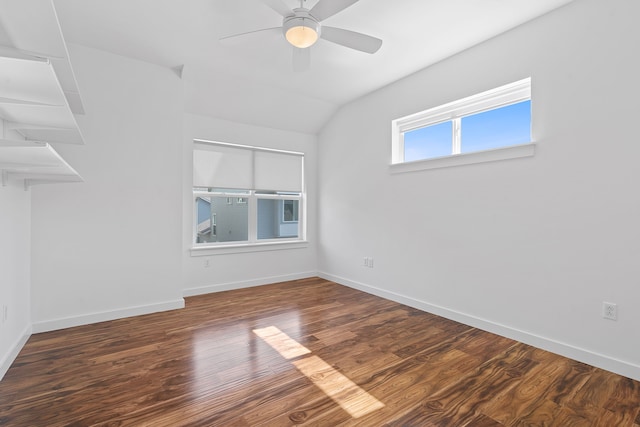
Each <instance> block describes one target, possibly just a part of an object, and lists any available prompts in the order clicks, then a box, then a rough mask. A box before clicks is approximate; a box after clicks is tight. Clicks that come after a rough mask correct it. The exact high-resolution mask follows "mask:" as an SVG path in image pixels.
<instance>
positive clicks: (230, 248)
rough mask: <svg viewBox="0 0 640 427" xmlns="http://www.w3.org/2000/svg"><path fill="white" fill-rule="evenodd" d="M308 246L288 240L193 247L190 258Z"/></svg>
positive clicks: (301, 241)
mask: <svg viewBox="0 0 640 427" xmlns="http://www.w3.org/2000/svg"><path fill="white" fill-rule="evenodd" d="M308 246H309V242H308V241H306V240H289V241H286V242H263V243H234V244H227V245H225V244H222V245H217V246H194V247H192V248H191V256H192V257H196V256H211V255H227V254H242V253H250V252H264V251H283V250H288V249H304V248H307V247H308Z"/></svg>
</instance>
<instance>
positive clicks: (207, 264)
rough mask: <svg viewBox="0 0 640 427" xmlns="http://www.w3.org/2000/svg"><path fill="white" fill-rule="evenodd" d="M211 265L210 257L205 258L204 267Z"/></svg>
mask: <svg viewBox="0 0 640 427" xmlns="http://www.w3.org/2000/svg"><path fill="white" fill-rule="evenodd" d="M209 267H211V260H210V259H209V258H205V259H204V268H209Z"/></svg>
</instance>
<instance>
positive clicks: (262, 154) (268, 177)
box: [254, 151, 303, 192]
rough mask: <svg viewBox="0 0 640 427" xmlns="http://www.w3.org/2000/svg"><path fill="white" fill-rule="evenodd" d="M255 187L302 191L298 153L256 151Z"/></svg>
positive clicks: (300, 165)
mask: <svg viewBox="0 0 640 427" xmlns="http://www.w3.org/2000/svg"><path fill="white" fill-rule="evenodd" d="M254 155H255V165H254V171H255V183H254V185H255V187H254V188H255V189H256V190H273V191H291V192H294V191H295V192H300V191H302V161H303V157H302V156H301V155H298V154H289V153H281V152H272V151H256V152H255V153H254Z"/></svg>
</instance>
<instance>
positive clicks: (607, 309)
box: [602, 301, 618, 320]
mask: <svg viewBox="0 0 640 427" xmlns="http://www.w3.org/2000/svg"><path fill="white" fill-rule="evenodd" d="M602 317H604V318H605V319H609V320H618V305H617V304H615V303H612V302H606V301H604V302H603V303H602Z"/></svg>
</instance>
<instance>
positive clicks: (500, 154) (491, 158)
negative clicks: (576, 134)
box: [389, 143, 536, 174]
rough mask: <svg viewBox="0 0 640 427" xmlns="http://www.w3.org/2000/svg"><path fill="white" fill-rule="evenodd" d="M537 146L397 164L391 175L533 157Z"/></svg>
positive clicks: (529, 145)
mask: <svg viewBox="0 0 640 427" xmlns="http://www.w3.org/2000/svg"><path fill="white" fill-rule="evenodd" d="M535 151H536V144H535V143H529V144H520V145H512V146H510V147H501V148H495V149H493V150H483V151H476V152H473V153H464V154H454V155H452V156H446V157H436V158H433V159H425V160H416V161H414V162H406V163H395V164H392V165H391V166H390V167H389V169H390V171H391V173H393V174H395V173H405V172H416V171H421V170H429V169H439V168H449V167H454V166H463V165H472V164H475V163H485V162H495V161H499V160H509V159H517V158H521V157H531V156H533V155H534V154H535Z"/></svg>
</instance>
